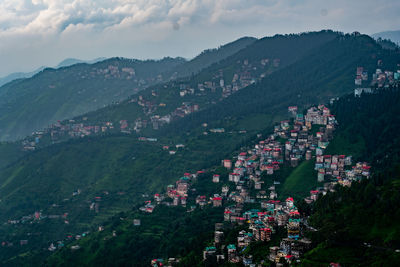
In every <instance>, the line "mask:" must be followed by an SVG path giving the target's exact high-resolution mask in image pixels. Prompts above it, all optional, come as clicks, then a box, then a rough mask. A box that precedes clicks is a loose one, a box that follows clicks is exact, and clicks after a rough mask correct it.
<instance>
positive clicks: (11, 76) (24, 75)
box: [0, 57, 106, 87]
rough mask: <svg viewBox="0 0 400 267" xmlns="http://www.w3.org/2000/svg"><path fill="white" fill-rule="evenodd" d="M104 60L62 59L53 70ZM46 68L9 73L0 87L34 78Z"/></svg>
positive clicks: (2, 79)
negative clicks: (15, 81) (19, 80)
mask: <svg viewBox="0 0 400 267" xmlns="http://www.w3.org/2000/svg"><path fill="white" fill-rule="evenodd" d="M105 59H106V58H104V57H101V58H96V59H93V60H80V59H76V58H67V59H64V60H63V61H61V62H60V63H59V64H58V65H57V66H56V67H55V68H56V69H58V68H61V67H68V66H71V65H74V64H77V63H87V64H93V63H96V62H99V61H103V60H105ZM45 68H46V67H44V66H43V67H40V68H38V69H36V70H34V71H32V72H15V73H11V74H9V75H7V76H5V77H2V78H0V87H1V86H3V85H4V84H6V83H9V82H11V81H13V80H17V79H24V78H31V77H32V76H34V75H35V74H37V73H39V72H41V71H42V70H44V69H45Z"/></svg>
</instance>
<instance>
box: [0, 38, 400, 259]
mask: <svg viewBox="0 0 400 267" xmlns="http://www.w3.org/2000/svg"><path fill="white" fill-rule="evenodd" d="M279 44H281V45H279ZM310 44H313V45H312V46H310ZM265 57H269V58H271V59H273V58H275V59H276V58H279V59H280V60H281V65H279V66H276V67H274V66H269V65H268V67H266V68H267V69H263V70H262V72H264V73H265V71H266V76H263V77H261V76H254V77H256V78H254V79H255V81H256V82H255V83H254V84H251V85H249V86H247V87H243V88H242V89H240V90H239V91H237V92H235V93H232V94H231V95H227V96H224V97H222V96H221V93H222V92H221V90H222V89H220V88H216V89H215V91H213V90H212V89H210V90H208V91H205V93H199V94H196V93H194V94H189V95H184V96H180V91H181V90H183V89H182V88H183V87H185V88H191V87H192V86H193V87H194V86H195V85H197V84H198V83H199V82H202V83H204V82H207V81H210V80H211V81H220V80H221V75H220V73H221V72H220V71H219V69H221V68H223V71H222V73H223V75H225V73H231V74H232V73H234V72H235V71H237V70H238V69H239V70H243V69H242V68H247V67H246V66H247V65H249V64H258V65H257V67H256V70H255V72H254V75H258V74H260V73H261V70H259V67H260V65H261V63H260V61H261V60H262V59H265ZM247 58H249V60H248V61H249V62H248V64H244V62H243V60H244V59H247ZM237 59H240V61H241V63H240V65H236V64H237ZM250 59H251V60H250ZM377 59H382V60H383V62H384V64H385V68H388V69H393V68H394V66H396V64H397V63H398V62H399V59H400V56H399V52H398V51H396V50H390V51H389V50H384V49H382V48H381V46H379V45H378V44H376V42H375V41H373V40H372V39H371V38H369V37H367V36H353V35H343V34H339V33H333V32H330V31H323V32H319V33H309V34H301V35H289V36H276V37H271V38H265V39H261V40H260V41H256V42H255V43H253V44H251V45H250V46H248V47H246V48H244V49H242V50H240V51H239V52H238V53H237V54H235V55H232V56H231V57H229V58H227V59H226V60H223V61H221V62H220V63H218V64H214V65H212V66H210V67H209V68H207V69H205V70H203V71H201V72H200V73H199V74H198V75H194V76H192V77H189V78H187V79H182V80H180V79H179V80H177V81H170V82H168V83H165V84H158V85H155V86H152V87H149V88H147V89H145V90H144V91H142V92H141V93H140V96H137V97H136V96H135V97H131V98H129V99H128V100H126V101H122V102H121V103H119V104H114V105H111V106H107V107H105V108H103V109H100V110H98V111H93V112H90V113H87V114H85V115H84V116H79V117H77V118H76V121H77V122H82V123H83V122H85V121H86V122H89V123H94V124H97V123H100V122H105V121H112V122H114V125H119V121H120V120H128V122H129V123H131V122H134V121H135V120H136V119H138V118H139V117H141V118H142V119H146V120H149V121H150V120H151V118H152V117H153V118H154V116H155V115H159V116H164V115H165V114H169V113H171V112H173V111H174V110H176V108H177V107H180V106H181V105H182V104H183V103H182V102H190V103H197V104H199V106H200V108H199V111H198V112H192V113H190V114H188V115H184V116H183V118H180V117H179V116H178V117H179V118H177V119H174V120H173V121H172V122H171V123H170V124H165V125H163V126H161V127H160V128H159V129H158V130H156V129H152V128H151V127H148V128H144V129H142V130H141V131H139V132H138V133H131V134H122V133H120V131H119V130H116V131H114V132H109V133H105V134H99V135H97V136H89V137H84V138H76V139H70V140H68V139H67V140H64V141H65V142H60V143H58V144H53V145H46V146H43V147H42V148H40V149H38V150H36V151H34V152H30V153H27V154H25V155H23V156H22V158H21V159H20V160H19V161H17V162H14V163H13V164H11V165H8V164H9V163H7V166H6V167H5V168H3V169H0V200H1V201H0V220H1V221H2V222H7V223H5V224H1V226H0V235H2V236H5V239H6V240H7V241H9V242H12V243H15V244H17V243H18V242H19V241H20V240H25V239H29V240H30V241H29V244H28V245H24V246H17V245H16V246H9V247H7V248H6V249H4V250H0V261H1V262H7V263H8V264H10V265H13V264H14V265H15V264H26V263H27V262H28V261H32V259H36V260H38V261H39V260H43V259H44V256H43V255H42V254H41V252H42V251H43V249H46V248H47V247H48V246H49V245H50V242H55V241H56V240H65V238H66V236H69V235H72V236H74V235H76V234H78V233H79V234H81V233H83V232H85V231H91V232H92V231H96V229H97V227H98V226H99V225H103V224H107V225H110V224H111V225H112V224H113V223H115V226H116V227H111V228H108V229H107V231H105V232H104V235H109V234H110V232H111V234H112V230H115V229H117V230H121V231H125V230H126V229H127V228H129V227H131V223H128V222H126V223H125V222H124V223H122V226H119V223H117V222H119V221H123V219H124V218H126V217H127V218H129V220H130V221H131V219H132V218H131V217H129V216H136V215H135V214H132V213H131V212H129V210H131V209H132V208H133V207H135V208H137V207H138V205H140V204H143V202H144V201H145V200H147V199H146V198H143V197H142V195H143V194H148V195H150V196H151V195H152V194H153V193H157V192H164V191H165V188H166V186H167V185H168V184H170V183H173V182H174V181H176V180H177V179H178V178H179V177H180V176H181V175H182V174H183V173H184V172H191V173H194V172H196V171H198V170H201V169H204V168H210V167H215V166H218V165H220V160H221V159H223V158H226V157H229V156H232V153H234V152H237V151H238V150H240V149H241V148H242V149H246V147H247V146H248V145H249V144H250V141H254V140H255V139H256V135H257V134H260V133H261V134H266V133H270V132H271V128H272V126H273V125H274V123H275V122H278V121H280V120H282V119H285V118H287V107H288V106H290V105H298V106H299V108H300V109H302V108H304V107H307V106H308V105H310V104H315V103H323V102H326V101H328V100H329V99H330V98H331V97H337V96H341V95H343V94H345V93H349V92H351V91H352V90H353V89H354V88H353V87H354V73H355V70H356V67H357V66H360V65H361V66H364V67H365V68H368V69H370V70H372V69H374V67H375V66H376V61H377ZM118 62H120V61H118ZM128 63H129V62H125V60H121V62H120V63H118V64H128ZM107 64H108V63H107ZM124 66H125V65H124ZM243 66H245V67H243ZM252 66H256V65H252ZM265 66H267V65H265ZM76 67H84V65H76ZM229 69H232V70H233V72H229ZM62 70H63V69H60V70H48V71H45V72H44V73H43V75H44V74H46V75H48V79H52V78H51V77H52V76H51V75H50V74H51V73H58V72H61V71H62ZM215 70H218V71H217V74H218V75H219V76H215V75H216V74H215V73H216V72H215ZM149 77H150V76H149ZM223 78H224V79H225V77H224V76H223ZM93 79H94V78H93ZM226 81H227V83H230V79H228V78H227V79H226ZM93 82H98V83H102V84H103V85H104V84H107V83H106V82H105V80H101V81H99V80H97V79H94V80H93ZM17 83H18V82H17ZM80 84H81V83H80ZM82 84H84V83H82ZM181 85H184V86H182V87H181ZM185 90H186V89H185ZM199 91H200V90H199ZM10 95H12V94H11V93H10ZM140 97H141V98H142V100H140ZM10 99H12V98H10ZM43 101H44V100H43ZM139 101H141V103H142V105H139ZM45 102H46V101H45ZM45 102H43V103H45ZM50 102H51V101H50ZM338 103H342V102H338ZM160 104H165V105H160ZM338 105H339V104H338ZM344 105H345V104H344ZM154 107H157V108H156V109H155V108H154ZM346 107H347V106H346ZM154 110H155V111H154ZM335 112H338V118H339V120H340V119H342V118H343V117H344V115H342V114H340V112H339V111H338V110H337V109H335ZM352 112H354V111H352ZM83 117H86V118H85V120H84V119H83ZM63 123H68V121H65V122H63ZM204 123H207V126H206V127H205V126H204V125H203V124H204ZM116 128H117V127H116ZM214 128H217V129H224V131H223V132H212V131H211V130H212V129H214ZM343 131H346V130H343ZM348 131H349V130H348ZM205 133H206V134H205ZM385 133H386V131H385ZM389 133H391V131H389ZM366 134H370V133H369V132H367V133H366ZM141 136H148V137H155V138H157V140H153V139H152V140H150V141H149V140H148V141H139V140H138V137H141ZM339 136H340V132H339ZM347 138H348V137H347V136H343V137H341V139H340V140H347ZM142 140H143V139H142ZM145 140H147V139H145ZM365 140H368V139H365ZM153 141H155V142H153ZM343 142H344V141H343ZM178 144H183V145H184V147H181V148H177V147H176V145H178ZM164 146H169V148H168V149H163V147H164ZM333 146H334V145H332V147H333ZM340 146H341V145H340ZM340 146H339V148H340ZM355 149H356V148H355ZM385 149H386V148H385ZM172 150H173V151H176V154H173V153H169V151H172ZM382 151H385V150H382ZM310 164H311V163H302V164H301V165H300V167H299V169H294V170H293V171H292V173H291V174H290V176H289V178H288V180H287V184H285V185H284V186H285V190H286V192H288V193H289V192H290V193H300V192H299V191H298V188H296V186H295V185H296V184H298V183H300V182H301V181H302V180H303V179H306V178H309V177H310V175H311V173H312V172H309V171H308V170H309V167H310V166H309V165H310ZM5 165H6V164H5ZM283 178H286V177H283ZM313 180H314V181H315V177H314V178H313ZM309 181H311V180H309ZM302 185H303V186H304V188H305V187H309V186H313V185H314V184H313V183H312V182H308V181H307V184H302ZM200 188H201V186H200ZM207 188H208V186H204V188H203V189H204V190H205V191H207ZM93 203H94V207H97V208H98V210H97V211H96V208H93V209H90V208H89V207H90V206H91V205H92V204H93ZM96 203H97V204H96ZM34 212H41V213H42V214H44V215H62V214H66V213H68V214H67V215H65V216H64V217H60V218H59V217H57V218H59V219H57V220H53V219H49V218H47V219H43V220H34V219H32V217H30V219H26V220H23V219H22V218H23V216H32V215H33V214H34ZM182 213H183V214H182ZM182 213H179V215H177V214H175V213H174V214H167V215H165V214H159V215H160V216H166V217H165V220H170V221H168V222H164V221H163V222H160V224H161V225H159V227H160V228H159V230H160V231H159V233H160V235H161V234H164V233H165V234H166V235H168V236H170V235H171V232H170V231H169V230H168V228H170V227H172V226H171V225H173V227H177V226H176V225H178V226H179V225H181V224H182V220H183V221H185V220H186V219H187V220H188V221H191V220H197V217H196V216H202V215H204V213H202V212H200V213H199V214H194V215H193V218H190V216H189V215H188V216H187V215H185V214H186V211H184V212H182ZM157 214H158V213H154V215H151V216H150V221H156V220H157V216H156V215H157ZM119 215H121V216H119ZM113 216H116V217H113ZM61 218H62V219H61ZM120 218H123V219H120ZM182 218H183V219H182ZM205 218H206V219H207V217H205ZM16 220H18V221H19V222H18V223H15V224H14V223H12V221H16ZM65 221H67V222H65ZM106 222H108V223H106ZM210 222H212V220H211V221H210ZM146 227H149V228H146V229H147V230H146V231H144V232H143V233H140V234H143V235H144V236H146V233H147V237H148V238H149V239H146V238H147V237H146V238H145V237H144V236H143V235H141V238H144V242H145V245H144V247H146V246H149V247H151V248H149V251H148V255H156V254H157V253H158V252H160V256H164V255H165V253H164V255H161V254H163V253H161V252H162V251H164V252H165V251H166V250H165V248H167V247H168V249H171V251H174V253H175V252H176V247H173V246H171V244H169V243H168V242H165V243H164V242H161V244H158V243H156V244H154V243H155V242H157V240H152V239H151V237H149V235H148V233H149V231H153V230H154V229H152V225H148V226H146ZM157 227H158V225H157V224H155V225H154V228H157ZM205 227H206V228H207V229H211V228H212V227H211V226H210V225H205ZM46 229H50V230H49V231H47V230H46ZM111 229H112V230H111ZM129 229H130V228H129ZM148 229H151V230H148ZM207 229H206V231H209V230H207ZM130 230H133V232H129V231H130ZM130 230H129V231H128V232H127V233H126V235H121V239H119V238H116V241H115V243H113V242H114V241H111V242H110V243H109V242H103V241H101V244H99V246H100V247H101V251H102V253H103V255H109V254H108V253H109V252H110V251H112V253H115V254H112V255H118V254H117V253H119V248H120V247H121V244H123V243H125V242H126V240H127V239H132V238H134V236H136V234H138V231H137V230H136V229H130ZM192 230H193V229H192ZM171 231H172V230H171ZM27 233H30V234H32V235H33V233H35V234H34V235H33V237H32V238H31V237H30V235H29V236H28V234H27ZM172 233H175V232H174V231H172ZM188 233H189V234H190V233H192V232H191V231H188ZM193 234H194V235H195V234H196V232H195V231H194V232H193ZM117 235H118V236H119V233H118V234H117ZM182 235H184V237H185V238H186V236H185V234H184V233H183V234H182ZM95 236H96V238H99V239H102V240H104V238H105V237H106V236H103V233H99V234H95ZM206 236H207V234H206ZM171 238H173V237H171ZM185 238H183V237H180V236H178V237H177V239H174V240H175V242H177V243H180V242H181V241H182V240H183V239H185ZM181 239H182V240H181ZM90 240H91V239H90ZM90 240H89V241H88V242H91V241H90ZM185 240H186V239H185ZM104 241H106V240H104ZM171 242H173V241H171ZM185 242H186V241H185ZM193 242H196V244H200V243H201V244H202V246H203V245H204V244H205V242H206V238H205V237H199V239H198V240H197V241H193ZM138 244H139V245H140V244H141V243H138ZM184 244H186V243H184ZM158 245H160V246H158ZM90 246H93V251H95V250H96V245H92V244H91V243H90V245H88V247H90ZM134 248H136V249H138V252H137V253H135V254H134V255H132V257H138V256H140V255H141V254H140V249H139V248H137V247H135V244H132V247H130V249H129V251H131V249H134ZM150 250H151V251H150ZM28 251H30V253H27V252H28ZM150 252H151V253H150ZM153 252H157V253H155V254H152V253H153ZM187 252H188V251H186V250H183V251H178V253H177V255H184V254H186V253H187ZM37 253H39V254H37ZM85 253H88V252H87V251H86V250H85V252H84V253H83V254H81V255H80V257H77V258H76V262H77V263H82V264H83V263H85V262H83V259H84V258H85V257H86V255H87V254H85ZM121 253H126V254H124V256H123V257H122V256H121V255H119V256H121V259H122V260H121V264H124V262H126V261H128V260H129V259H131V258H130V256H129V253H130V252H128V251H123V252H122V251H121ZM45 254H46V253H45ZM40 255H41V256H40ZM110 255H111V254H110ZM32 257H33V258H32ZM35 257H38V258H35ZM63 257H64V256H62V257H61V258H63ZM65 257H66V258H68V257H69V256H68V255H66V256H65ZM71 257H72V258H73V256H71ZM99 257H100V256H99ZM59 260H60V256H59V255H58V254H57V255H56V256H55V262H58V261H59ZM81 260H82V261H81ZM87 261H88V262H87V263H88V264H89V262H90V264H92V263H94V261H91V260H90V258H88V259H87ZM194 261H196V260H194ZM36 263H37V262H36ZM61 263H63V262H62V259H61ZM147 264H148V261H146V265H147ZM50 265H52V262H51V263H50ZM61 265H62V264H61Z"/></svg>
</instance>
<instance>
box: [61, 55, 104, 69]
mask: <svg viewBox="0 0 400 267" xmlns="http://www.w3.org/2000/svg"><path fill="white" fill-rule="evenodd" d="M106 59H107V58H105V57H99V58H96V59H92V60H81V59H76V58H66V59H64V60H63V61H61V62H60V63H59V64H58V65H57V66H56V67H55V68H56V69H58V68H62V67H68V66H72V65H75V64H78V63H86V64H94V63H97V62H100V61H103V60H106Z"/></svg>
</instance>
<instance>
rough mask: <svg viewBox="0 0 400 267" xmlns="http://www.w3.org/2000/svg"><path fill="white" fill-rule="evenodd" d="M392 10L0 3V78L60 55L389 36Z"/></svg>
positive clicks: (229, 1)
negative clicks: (281, 36)
mask: <svg viewBox="0 0 400 267" xmlns="http://www.w3.org/2000/svg"><path fill="white" fill-rule="evenodd" d="M399 11H400V1H398V0H382V1H376V0H353V1H348V0H335V1H324V0H113V1H110V0H31V1H28V0H0V58H2V62H1V63H0V75H3V74H5V73H8V72H12V71H20V70H23V71H24V70H30V69H33V68H35V67H37V66H41V65H46V64H47V65H51V64H55V63H57V61H61V60H62V59H63V58H65V57H81V58H84V59H88V57H99V56H130V57H140V58H145V57H153V58H154V57H162V56H167V55H181V56H188V57H190V56H194V55H195V54H196V53H198V52H200V50H201V49H205V48H210V47H215V46H218V45H220V44H222V43H223V42H228V41H231V40H233V39H235V38H238V37H241V36H244V35H255V36H257V37H262V36H265V35H273V34H275V33H290V32H301V31H309V30H320V29H323V28H332V29H334V30H341V31H354V30H358V31H361V32H364V33H374V32H378V31H382V30H391V29H392V30H394V29H396V28H398V25H400V17H399V16H398V12H399ZM372 22H373V23H372ZM157 47H162V49H159V48H157ZM3 62H8V63H7V64H5V63H3ZM24 68H25V69H24ZM27 68H28V69H27Z"/></svg>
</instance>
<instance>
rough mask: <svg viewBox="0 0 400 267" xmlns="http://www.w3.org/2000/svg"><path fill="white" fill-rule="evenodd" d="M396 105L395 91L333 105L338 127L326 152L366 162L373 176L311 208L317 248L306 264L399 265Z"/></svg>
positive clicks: (399, 99) (399, 120) (399, 168)
mask: <svg viewBox="0 0 400 267" xmlns="http://www.w3.org/2000/svg"><path fill="white" fill-rule="evenodd" d="M399 103H400V91H399V88H388V89H384V90H382V91H378V92H377V93H374V94H364V95H362V96H361V97H354V96H348V97H343V98H341V99H340V100H339V101H337V102H335V104H334V105H333V110H334V113H335V114H337V119H338V121H339V123H340V126H339V128H338V131H337V136H336V138H335V139H334V141H333V142H332V143H331V144H330V147H329V148H328V149H330V151H331V152H332V153H337V152H339V151H346V152H347V151H348V152H351V153H354V155H355V157H356V158H358V159H359V160H361V159H363V160H366V161H368V162H371V164H372V166H373V168H374V175H373V177H372V178H371V179H370V180H366V181H363V182H361V183H360V184H354V185H352V186H351V187H350V188H346V187H340V186H338V187H337V188H336V190H337V191H336V192H335V193H330V194H327V195H326V196H324V197H322V198H321V199H319V200H318V201H317V202H316V203H315V205H314V206H313V209H312V216H311V218H310V223H311V224H312V225H313V226H315V227H316V228H317V229H318V231H317V232H314V233H311V236H312V239H313V240H315V241H316V243H317V244H318V245H317V247H316V248H315V249H314V250H312V251H310V252H309V253H308V254H307V255H306V257H305V258H306V262H308V263H310V264H323V263H329V262H340V263H341V264H343V265H345V266H356V265H364V266H365V265H368V266H397V265H399V263H400V254H399V253H398V252H397V251H396V250H398V249H399V248H400V227H399V224H398V221H399V220H400V212H399V210H400V195H399V189H400V149H399V148H400V145H399V144H400V143H399V142H400V139H399V135H398V131H399V129H400V118H399V116H398V115H397V114H399V112H400V105H399ZM395 251H396V252H395Z"/></svg>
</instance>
